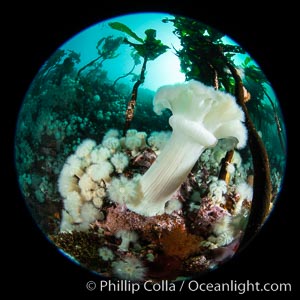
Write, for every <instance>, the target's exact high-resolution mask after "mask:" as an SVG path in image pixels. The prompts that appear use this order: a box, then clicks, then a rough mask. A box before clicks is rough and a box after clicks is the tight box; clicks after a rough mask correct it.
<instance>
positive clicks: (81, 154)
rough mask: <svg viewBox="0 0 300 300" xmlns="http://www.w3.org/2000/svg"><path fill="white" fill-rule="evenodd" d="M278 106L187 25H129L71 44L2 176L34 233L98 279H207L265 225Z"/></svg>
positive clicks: (223, 47)
mask: <svg viewBox="0 0 300 300" xmlns="http://www.w3.org/2000/svg"><path fill="white" fill-rule="evenodd" d="M285 159H286V133H285V126H284V120H283V118H282V114H281V109H280V103H279V101H278V99H277V97H276V93H275V92H274V90H273V88H272V86H271V83H270V82H269V81H268V79H267V78H266V76H265V74H264V72H263V70H262V69H261V68H260V66H259V65H258V64H257V63H256V61H255V59H253V58H252V57H251V56H250V55H249V54H248V53H247V52H246V50H245V49H243V48H242V47H241V46H240V45H239V44H237V42H235V41H233V40H232V39H231V38H230V37H228V36H226V35H225V34H224V33H222V32H220V31H218V30H217V29H215V28H212V27H210V26H209V25H207V24H204V23H202V22H200V21H198V20H195V19H190V18H188V17H185V16H180V15H170V14H166V13H135V14H128V15H123V16H118V17H115V18H112V19H109V20H105V21H102V22H100V23H98V24H95V25H93V26H91V27H89V28H87V29H86V30H84V31H82V32H80V33H78V34H77V35H76V36H74V37H72V38H70V39H69V40H68V41H67V42H65V43H64V44H63V45H61V47H59V48H58V49H57V50H56V51H55V53H53V55H52V56H51V57H49V59H48V60H47V61H46V62H45V63H44V65H42V66H41V68H40V70H39V72H38V73H37V74H36V76H35V78H33V80H32V83H31V85H30V86H29V87H28V91H27V93H26V95H25V97H24V100H23V103H22V106H21V108H20V111H19V116H18V123H17V129H16V134H15V166H16V170H17V174H18V181H19V186H20V190H21V191H22V195H23V198H24V201H25V202H26V204H27V206H28V209H29V211H30V213H31V215H32V217H33V219H34V220H35V222H36V224H37V226H38V227H39V228H40V229H41V231H42V232H43V233H44V235H45V236H46V237H47V239H49V240H50V241H51V242H52V243H53V244H54V245H56V247H57V249H58V250H59V251H61V252H62V253H63V255H65V256H66V259H70V260H72V261H73V262H74V263H76V264H79V265H80V266H82V267H83V268H85V269H87V270H89V271H91V272H93V273H96V274H99V275H100V276H102V277H104V278H110V279H116V280H118V279H125V280H131V281H137V282H143V281H152V282H153V283H156V282H160V281H162V280H169V281H179V280H184V279H191V278H196V277H197V276H199V275H201V274H204V273H205V272H208V271H212V270H214V269H216V268H218V267H219V266H221V265H222V264H223V263H225V262H226V261H228V260H230V259H232V258H234V256H235V254H236V253H237V251H239V249H241V248H242V247H243V246H244V245H247V242H248V241H250V240H251V239H252V238H253V237H254V235H255V233H256V232H258V231H259V229H260V228H261V226H262V225H263V224H264V223H265V221H266V220H267V218H268V216H269V215H270V213H271V212H272V209H273V207H274V205H275V206H276V201H277V199H278V194H279V193H280V189H281V185H282V180H283V177H284V171H285V163H286V161H285Z"/></svg>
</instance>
